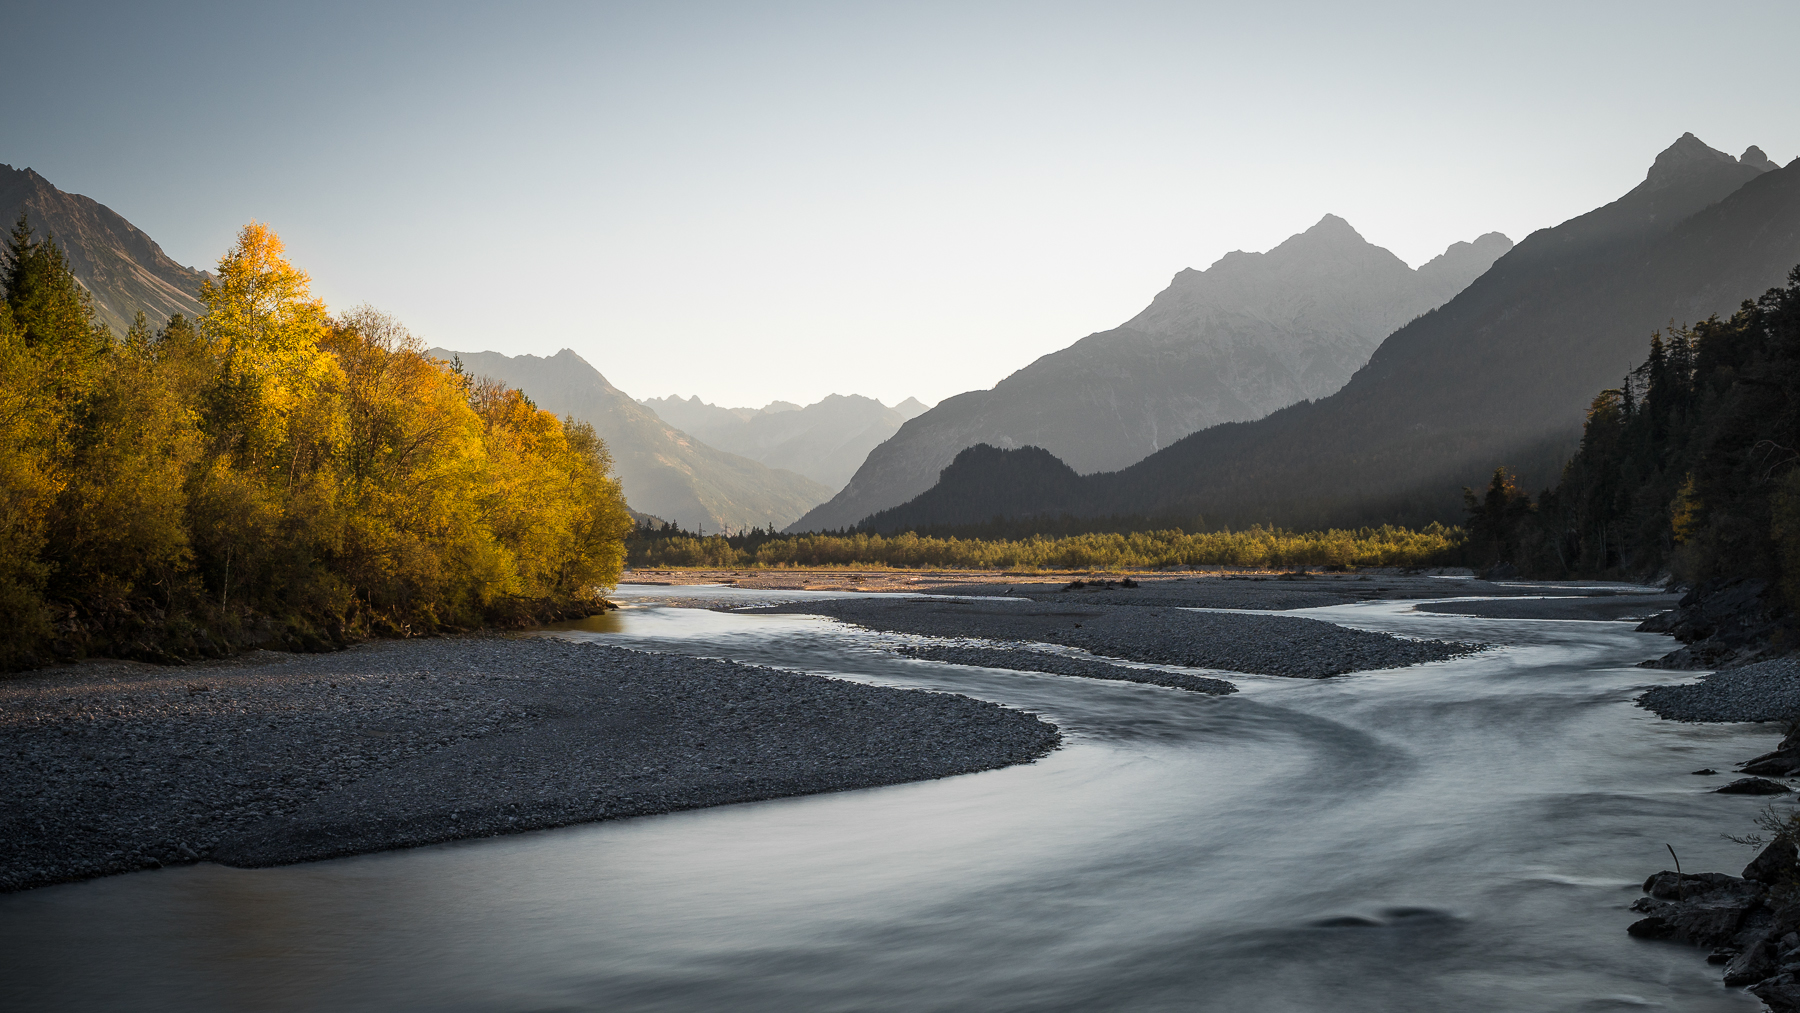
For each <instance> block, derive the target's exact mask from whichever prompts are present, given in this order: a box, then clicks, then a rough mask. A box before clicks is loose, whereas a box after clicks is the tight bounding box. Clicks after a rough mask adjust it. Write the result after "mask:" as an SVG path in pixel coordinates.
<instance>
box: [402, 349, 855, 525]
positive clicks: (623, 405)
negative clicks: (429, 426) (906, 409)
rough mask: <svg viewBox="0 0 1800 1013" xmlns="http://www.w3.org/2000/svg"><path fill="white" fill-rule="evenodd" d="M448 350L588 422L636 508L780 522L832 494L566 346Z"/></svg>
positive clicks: (686, 517)
mask: <svg viewBox="0 0 1800 1013" xmlns="http://www.w3.org/2000/svg"><path fill="white" fill-rule="evenodd" d="M431 354H432V355H434V356H437V357H439V358H442V359H452V358H460V359H461V360H462V363H463V367H464V368H465V369H467V370H468V371H469V372H471V373H474V374H476V375H479V376H488V377H492V378H494V379H496V380H500V381H502V382H503V383H506V384H507V385H508V386H511V387H516V388H518V389H520V390H522V391H524V392H525V393H526V395H528V396H529V397H530V398H531V399H532V400H533V401H536V402H537V405H538V407H540V408H543V409H546V410H548V411H552V412H555V413H556V414H558V415H572V416H574V417H575V418H576V419H579V420H581V421H583V422H586V423H589V424H590V425H592V426H593V427H594V429H595V431H596V432H598V433H599V434H600V438H601V439H603V440H605V441H606V446H607V449H609V450H610V451H611V452H612V455H613V467H614V470H615V472H616V473H617V474H618V476H619V481H620V483H621V484H622V485H623V486H624V489H625V499H626V501H627V502H629V503H630V504H631V507H632V509H634V510H637V511H640V512H642V513H647V514H654V515H655V516H657V517H661V518H663V519H665V520H671V521H676V522H679V523H680V524H681V525H682V526H684V527H690V528H691V527H693V526H695V525H705V526H706V528H707V529H709V530H712V531H718V530H719V529H721V528H723V527H727V526H729V527H733V528H743V527H752V526H758V525H764V524H773V525H774V526H776V527H780V526H781V525H782V524H785V523H787V522H788V521H791V520H792V519H794V518H795V517H798V516H800V515H801V514H802V513H804V512H805V511H806V510H807V508H809V507H811V506H812V505H814V504H815V503H818V502H819V501H820V500H823V499H824V498H825V497H826V496H829V495H830V494H831V491H830V490H829V489H826V488H825V487H824V486H822V485H819V484H818V483H817V482H814V481H812V480H811V479H808V478H806V477H805V476H803V475H797V474H795V473H793V472H791V471H782V470H779V469H775V468H770V467H767V466H765V465H762V464H759V463H757V462H756V461H751V460H747V459H745V458H742V457H739V456H737V455H736V454H728V453H725V452H724V451H721V450H717V449H715V448H713V447H709V446H707V445H706V444H705V443H702V442H700V441H699V440H696V439H694V438H693V437H691V436H689V435H688V434H687V433H684V432H682V431H681V430H679V429H676V428H675V427H673V426H671V425H669V424H668V423H666V422H664V421H663V420H662V419H659V418H657V417H656V413H655V412H652V411H651V410H649V409H648V408H645V407H644V406H643V405H640V404H638V403H637V402H636V401H633V400H632V399H631V397H630V396H629V395H627V394H626V393H625V392H624V391H621V390H619V389H618V388H617V387H614V386H613V385H612V384H610V383H608V382H607V381H606V377H604V376H601V375H600V371H599V370H597V369H595V368H594V367H593V366H590V365H588V363H587V362H586V361H585V360H583V359H582V358H581V356H579V355H576V354H575V353H574V352H573V351H571V350H569V349H567V348H565V349H563V350H562V351H560V352H558V353H556V354H555V355H552V356H549V357H547V358H546V357H542V356H536V355H516V356H508V355H502V354H500V353H499V352H453V351H450V350H449V349H444V348H434V349H432V350H431Z"/></svg>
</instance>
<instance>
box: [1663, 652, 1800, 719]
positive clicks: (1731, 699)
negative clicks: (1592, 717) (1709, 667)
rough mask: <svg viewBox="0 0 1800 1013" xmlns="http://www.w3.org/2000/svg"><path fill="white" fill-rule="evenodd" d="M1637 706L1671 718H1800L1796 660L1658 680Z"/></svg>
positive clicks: (1799, 678) (1799, 675)
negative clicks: (1678, 681) (1679, 680)
mask: <svg viewBox="0 0 1800 1013" xmlns="http://www.w3.org/2000/svg"><path fill="white" fill-rule="evenodd" d="M1638 706H1640V707H1643V708H1645V709H1646V710H1649V711H1652V712H1654V713H1656V714H1658V715H1660V716H1662V717H1665V718H1669V719H1672V720H1675V721H1788V720H1792V719H1795V718H1800V660H1796V659H1792V658H1782V659H1779V660H1776V661H1760V662H1757V663H1755V664H1752V665H1745V666H1743V667H1741V668H1727V669H1724V670H1722V671H1718V672H1713V673H1711V674H1709V675H1703V676H1701V677H1700V680H1699V681H1698V682H1691V683H1685V684H1683V685H1679V686H1657V687H1655V688H1653V689H1650V690H1648V691H1646V692H1645V693H1644V695H1643V696H1640V697H1638Z"/></svg>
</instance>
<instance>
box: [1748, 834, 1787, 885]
mask: <svg viewBox="0 0 1800 1013" xmlns="http://www.w3.org/2000/svg"><path fill="white" fill-rule="evenodd" d="M1797 862H1800V848H1796V847H1795V846H1794V842H1793V841H1790V840H1787V839H1785V838H1784V839H1780V840H1775V841H1771V842H1769V846H1768V847H1766V848H1764V849H1762V854H1760V855H1757V856H1756V858H1755V859H1753V860H1752V861H1751V862H1750V864H1749V865H1746V866H1744V878H1745V879H1753V880H1755V881H1756V882H1758V883H1767V884H1768V885H1770V886H1774V885H1775V884H1776V883H1781V882H1786V881H1788V880H1791V879H1793V878H1794V873H1795V871H1796V870H1795V866H1796V863H1797Z"/></svg>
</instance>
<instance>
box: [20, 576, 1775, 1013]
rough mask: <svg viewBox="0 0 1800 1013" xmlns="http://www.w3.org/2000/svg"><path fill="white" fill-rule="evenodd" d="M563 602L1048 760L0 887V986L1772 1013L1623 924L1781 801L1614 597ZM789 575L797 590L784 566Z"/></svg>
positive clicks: (173, 1002)
mask: <svg viewBox="0 0 1800 1013" xmlns="http://www.w3.org/2000/svg"><path fill="white" fill-rule="evenodd" d="M624 590H627V591H628V592H630V593H628V594H627V595H626V596H625V597H626V598H627V599H630V600H632V601H633V602H634V604H635V606H636V607H633V608H629V609H627V610H625V611H622V612H619V613H613V614H610V615H608V616H605V617H600V618H598V619H596V620H593V621H590V622H588V623H587V624H584V625H581V626H580V628H569V629H564V630H561V631H559V632H558V634H557V635H561V636H568V637H575V638H599V639H604V640H606V641H607V642H611V643H617V644H620V645H622V646H633V647H642V648H646V649H651V650H658V651H671V652H680V653H689V654H696V655H704V656H709V657H725V658H732V659H736V660H739V661H746V662H751V663H758V664H769V665H776V666H780V667H784V668H796V669H802V670H805V671H809V672H816V673H821V674H829V675H835V676H840V677H844V678H852V679H859V680H865V681H870V682H877V683H882V684H886V685H895V686H910V687H922V688H927V689H934V690H950V691H955V692H960V693H966V694H969V695H972V696H976V697H981V698H984V699H989V700H994V701H998V702H1000V703H1004V704H1007V705H1010V706H1015V707H1020V708H1025V709H1028V710H1031V711H1033V712H1036V713H1038V714H1041V715H1043V716H1044V717H1046V718H1047V719H1049V720H1051V721H1054V722H1055V723H1056V724H1058V725H1059V726H1060V727H1061V728H1062V730H1063V734H1064V745H1063V747H1062V748H1061V749H1059V750H1058V751H1056V752H1055V753H1053V754H1051V755H1050V756H1048V757H1046V758H1044V759H1042V760H1040V761H1038V762H1036V763H1033V764H1029V765H1024V766H1018V767H1012V768H1008V769H1004V770H997V771H990V772H987V773H981V774H973V775H965V776H960V777H952V778H946V779H942V780H938V781H930V782H924V783H916V784H908V785H899V786H894V787H886V788H877V789H871V790H863V791H852V792H842V793H837V794H829V795H815V796H810V797H805V798H794V799H783V800H777V801H772V802H759V803H752V804H745V805H734V806H726V807H722V808H716V809H708V810H700V811H694V812H686V813H677V814H673V815H668V816H657V817H650V818H643V819H634V820H624V821H619V822H611V823H599V824H589V825H584V826H577V827H567V828H563V829H558V830H549V831H540V832H534V833H528V834H520V835H516V836H511V837H501V838H490V839H485V840H477V841H464V842H458V843H454V844H448V845H441V846H436V847H430V848H422V849H417V850H412V851H405V852H390V853H385V854H379V855H370V856H363V857H358V858H351V859H342V860H335V861H329V862H318V863H313V864H308V865H299V866H290V867H286V868H278V869H264V870H238V869H228V868H223V867H219V866H213V865H198V866H188V867H181V868H171V869H163V870H157V871H153V872H140V873H133V874H130V875H125V876H117V877H113V878H109V879H103V880H97V881H92V882H87V883H79V884H70V885H64V886H55V887H48V888H43V889H38V890H32V891H28V892H25V893H19V894H13V895H8V896H3V897H0V953H3V954H4V956H3V957H0V961H3V962H4V964H5V965H6V968H5V970H4V971H3V972H0V982H3V983H4V993H3V995H0V998H4V1000H5V1002H6V1004H7V1006H8V1007H9V1008H16V1009H50V1008H55V1009H62V1010H124V1009H129V1010H182V1011H210V1010H250V1009H254V1010H276V1011H287V1010H322V1009H330V1010H501V1011H515V1010H516V1011H528V1010H530V1011H546V1010H607V1011H652V1010H654V1011H662V1010H669V1011H675V1010H681V1011H687V1010H731V1011H764V1010H766V1011H792V1010H808V1011H812V1010H859V1011H868V1010H881V1011H886V1010H893V1011H909V1013H910V1011H938V1010H944V1011H952V1010H955V1011H961V1010H980V1011H1013V1010H1018V1011H1026V1010H1030V1011H1045V1010H1084V1011H1090V1010H1131V1011H1152V1010H1218V1011H1271V1013H1273V1011H1332V1013H1346V1011H1365V1010H1366V1011H1389V1013H1391V1011H1414V1010H1417V1011H1431V1013H1444V1011H1450V1010H1529V1011H1534V1013H1539V1011H1552V1010H1609V1009H1638V1008H1664V1009H1676V1010H1694V1011H1705V1010H1753V1009H1757V1008H1760V1003H1758V1002H1757V1001H1756V1000H1754V999H1753V998H1751V997H1749V996H1747V995H1745V994H1743V993H1742V992H1741V991H1738V990H1728V989H1725V988H1724V987H1723V986H1722V985H1721V984H1720V983H1719V973H1718V969H1717V968H1714V967H1710V966H1708V965H1707V964H1706V963H1705V962H1704V960H1703V954H1702V953H1701V952H1699V951H1696V950H1692V949H1688V948H1685V947H1679V946H1674V945H1670V944H1661V943H1647V942H1642V941H1638V940H1633V939H1631V938H1629V937H1627V936H1626V934H1625V926H1626V925H1627V924H1628V923H1629V922H1630V921H1632V920H1633V919H1634V917H1635V916H1634V915H1632V914H1631V913H1630V912H1628V911H1627V910H1626V908H1627V905H1629V904H1630V903H1631V901H1632V900H1634V899H1635V898H1636V897H1637V896H1638V895H1639V893H1638V887H1639V884H1641V882H1642V881H1643V879H1644V877H1645V876H1646V875H1647V874H1648V873H1650V872H1653V871H1656V870H1658V869H1661V868H1665V867H1667V866H1668V864H1669V862H1668V853H1667V852H1666V851H1665V850H1664V845H1665V843H1668V844H1672V845H1673V846H1674V847H1675V848H1676V850H1677V851H1678V852H1680V854H1681V859H1682V863H1683V866H1684V868H1687V869H1688V870H1690V871H1693V870H1724V871H1731V872H1734V873H1735V872H1736V871H1737V869H1738V868H1739V867H1741V866H1742V865H1743V864H1744V863H1745V862H1746V861H1747V860H1748V859H1749V858H1750V857H1752V853H1751V852H1750V851H1749V850H1747V849H1745V848H1743V847H1740V846H1738V845H1735V844H1732V843H1730V842H1727V841H1725V840H1722V839H1721V837H1720V833H1721V831H1723V830H1740V831H1747V830H1749V829H1751V827H1750V818H1751V816H1752V815H1753V813H1754V812H1755V811H1756V809H1757V808H1758V807H1759V806H1760V805H1761V804H1762V803H1761V800H1758V799H1755V798H1746V797H1734V796H1720V795H1712V794H1708V793H1707V789H1709V788H1713V787H1717V786H1718V784H1719V783H1720V780H1719V779H1717V778H1706V777H1695V776H1693V775H1691V774H1690V773H1689V771H1691V770H1693V769H1695V768H1700V767H1715V768H1718V769H1720V770H1728V769H1729V768H1730V766H1731V765H1732V764H1733V763H1735V762H1737V761H1739V760H1742V759H1746V758H1748V757H1750V756H1752V755H1755V754H1756V753H1759V752H1762V751H1765V750H1766V749H1768V748H1771V746H1772V744H1773V741H1774V735H1775V733H1774V732H1772V731H1771V730H1769V729H1759V728H1756V727H1754V726H1722V725H1720V726H1715V725H1681V724H1677V723H1673V722H1667V721H1661V720H1658V719H1657V718H1655V717H1654V716H1653V715H1651V714H1649V713H1647V712H1645V711H1643V710H1640V709H1638V708H1636V707H1634V706H1632V704H1631V700H1632V698H1633V696H1634V695H1635V694H1636V693H1637V692H1638V691H1639V690H1640V689H1641V688H1642V687H1644V686H1647V685H1652V684H1657V683H1661V682H1670V681H1686V680H1688V679H1690V678H1691V677H1692V674H1691V673H1671V672H1659V671H1654V670H1647V669H1640V668H1635V667H1633V666H1634V665H1635V663H1636V662H1638V661H1641V660H1643V659H1644V658H1648V657H1652V656H1655V655H1658V654H1661V653H1663V652H1665V651H1667V650H1668V645H1669V641H1668V640H1667V638H1664V637H1657V636H1653V635H1649V634H1641V633H1635V632H1633V631H1632V626H1631V624H1630V623H1618V622H1576V621H1557V620H1498V619H1482V618H1471V617H1464V616H1455V615H1443V614H1431V613H1421V612H1414V611H1412V610H1411V608H1410V605H1408V604H1407V603H1404V602H1372V603H1364V604H1358V605H1346V606H1337V607H1332V608H1325V609H1313V610H1308V611H1303V612H1298V613H1294V614H1298V615H1309V616H1314V617H1317V618H1323V619H1328V620H1331V621H1334V622H1339V623H1342V624H1344V625H1347V626H1353V627H1357V628H1361V629H1370V630H1386V631H1392V632H1397V633H1402V634H1406V635H1411V636H1432V637H1445V638H1451V639H1461V640H1483V641H1487V642H1489V643H1494V644H1497V645H1500V647H1499V649H1498V650H1494V651H1489V652H1484V653H1481V654H1478V655H1474V656H1471V657H1466V658H1461V659H1458V660H1454V661H1449V662H1442V663H1437V664H1431V665H1425V666H1420V667H1416V668H1411V669H1402V670H1394V671H1383V672H1372V673H1367V674H1357V675H1352V676H1345V677H1339V678H1335V679H1330V680H1323V681H1306V680H1291V679H1280V678H1273V677H1260V676H1245V675H1237V674H1231V675H1226V676H1225V677H1226V678H1229V679H1231V681H1233V682H1235V683H1237V684H1238V685H1239V686H1240V687H1241V690H1242V692H1240V693H1238V694H1236V695H1233V696H1228V697H1205V696H1200V695H1196V694H1189V693H1183V692H1179V691H1174V690H1168V689H1162V688H1158V687H1151V686H1144V685H1139V684H1132V683H1114V682H1100V681H1093V680H1085V679H1076V678H1067V677H1060V676H1039V675H1030V674H1023V673H1017V672H999V671H993V670H986V669H970V668H956V667H950V666H945V665H941V664H937V663H934V662H925V661H917V660H911V659H904V658H899V657H896V656H894V655H893V654H891V653H888V652H886V651H883V650H881V649H880V645H882V644H892V643H894V642H895V641H896V640H899V639H904V638H896V637H893V636H887V635H881V634H873V633H866V632H862V631H858V630H855V629H852V628H847V627H844V626H840V625H838V624H835V623H831V622H828V621H826V620H822V619H817V618H812V617H801V616H785V615H784V616H766V615H762V616H759V615H734V614H729V613H723V612H714V611H707V610H701V609H688V608H669V607H661V606H658V605H656V600H657V598H658V597H661V596H667V595H673V594H679V595H681V596H683V597H692V596H694V595H696V594H702V595H710V596H712V597H715V598H719V599H723V600H727V601H732V600H744V601H749V600H756V599H763V598H769V597H773V596H772V595H770V594H767V593H764V594H756V593H753V592H747V591H737V590H733V589H725V588H712V589H696V588H668V589H658V588H637V589H624ZM779 597H782V598H784V599H788V600H791V599H793V598H796V597H800V595H795V594H784V595H780V596H779Z"/></svg>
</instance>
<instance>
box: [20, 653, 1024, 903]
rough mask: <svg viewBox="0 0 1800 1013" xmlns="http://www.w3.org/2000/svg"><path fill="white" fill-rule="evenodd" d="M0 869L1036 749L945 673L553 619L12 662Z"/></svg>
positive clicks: (382, 832) (353, 846) (380, 828)
mask: <svg viewBox="0 0 1800 1013" xmlns="http://www.w3.org/2000/svg"><path fill="white" fill-rule="evenodd" d="M0 736H4V740H3V741H4V748H5V749H6V752H7V762H8V765H9V769H10V773H9V775H8V777H7V778H6V780H5V783H4V784H3V785H0V890H20V889H25V888H28V887H33V886H40V885H44V884H48V883H56V882H64V881H70V880H79V879H88V878H91V877H95V876H102V875H107V874H111V873H119V872H128V871H131V870H134V869H145V868H157V867H160V866H163V865H170V864H181V863H185V862H194V861H199V860H211V861H215V862H220V863H222V864H226V865H234V866H242V867H257V866H268V865H278V864H284V863H288V862H300V861H309V860H313V859H321V858H331V857H336V856H341V855H352V854H359V853H365V852H372V851H382V850H387V849H390V848H398V847H409V846H414V845H422V844H431V843H436V842H440V841H449V840H455V839H458V838H467V837H483V836H489V835H494V834H503V833H512V832H517V831H523V830H533V829H540V828H545V827H555V826H562V825H566V824H571V823H581V822H588V821H592V820H602V819H615V818H619V817H627V816H639V815H647V814H652V813H666V812H674V811H677V810H683V809H695V808H700V807H703V806H712V805H723V804H727V803H732V802H749V801H755V800H759V799H770V798H780V797H784V796H791V795H805V794H812V793H817V792H827V791H840V790H844V789H850V788H864V787H872V786H875V785H885V784H897V783H901V782H905V781H917V780H925V779H929V778H936V777H944V776H947V775H951V774H961V773H968V772H972V771H978V770H990V769H993V768H997V767H1003V766H1007V765H1009V764H1014V763H1023V762H1027V761H1029V760H1032V759H1034V758H1036V757H1039V756H1042V755H1044V754H1045V753H1047V752H1049V751H1050V750H1052V749H1054V748H1055V747H1056V745H1057V743H1058V741H1059V739H1060V736H1059V733H1058V732H1057V730H1056V728H1055V726H1054V725H1051V724H1048V723H1046V722H1044V721H1042V720H1039V719H1038V718H1037V717H1035V716H1033V715H1030V714H1026V713H1023V712H1021V711H1017V710H1011V709H1008V708H1004V707H1001V706H999V705H996V704H992V703H988V702H985V701H979V700H974V699H971V698H968V697H964V696H958V695H953V694H947V693H930V692H924V691H919V690H903V689H891V688H886V687H878V686H867V685H863V684H860V683H853V682H846V681H841V680H834V679H826V678H822V677H818V676H810V675H803V674H799V673H794V672H786V671H780V670H776V669H769V668H760V667H752V666H748V665H741V664H736V663H733V662H727V661H712V660H704V659H695V658H688V657H683V656H679V655H666V654H649V653H644V652H637V651H627V650H622V649H619V648H615V647H607V646H601V645H597V644H580V643H572V642H569V641H564V640H557V639H552V638H547V637H526V638H514V639H507V638H483V637H469V638H456V639H448V640H413V641H399V642H393V641H390V642H385V643H375V644H369V645H364V646H362V647H358V648H354V649H352V650H349V651H344V652H339V653H334V654H320V655H280V654H272V653H270V652H255V653H253V654H250V655H246V656H244V657H243V658H240V659H237V660H234V661H227V662H214V663H207V664H202V665H194V666H191V667H187V668H181V669H170V668H161V667H156V666H151V665H142V664H136V663H131V662H107V663H93V664H84V665H80V666H76V667H73V668H64V669H56V670H49V671H44V672H38V673H33V674H29V675H26V676H23V677H18V678H13V679H9V680H5V681H0Z"/></svg>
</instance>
